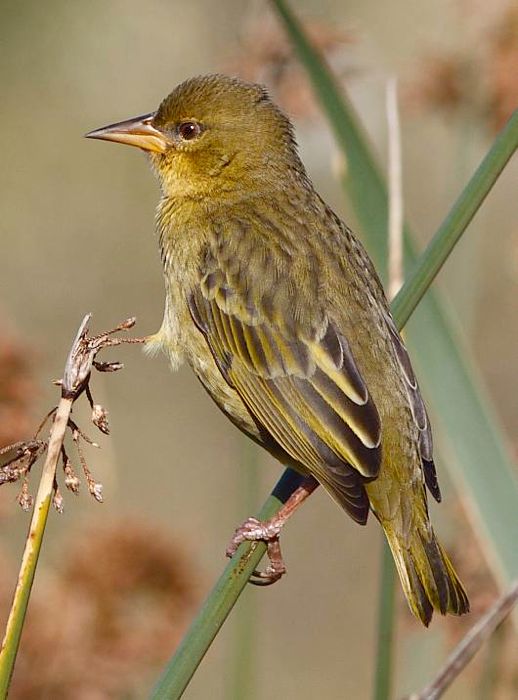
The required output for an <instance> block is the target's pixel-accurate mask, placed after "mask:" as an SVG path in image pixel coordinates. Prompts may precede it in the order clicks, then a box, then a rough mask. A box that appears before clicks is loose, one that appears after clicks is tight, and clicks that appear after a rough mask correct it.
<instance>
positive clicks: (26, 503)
mask: <svg viewBox="0 0 518 700" xmlns="http://www.w3.org/2000/svg"><path fill="white" fill-rule="evenodd" d="M16 500H17V501H18V503H19V505H20V506H21V508H22V510H24V511H25V512H27V511H29V510H30V509H31V508H32V505H33V503H34V498H33V497H32V496H31V494H30V493H29V484H28V483H27V482H26V481H24V482H23V484H22V490H21V491H20V493H19V494H18V498H17V499H16Z"/></svg>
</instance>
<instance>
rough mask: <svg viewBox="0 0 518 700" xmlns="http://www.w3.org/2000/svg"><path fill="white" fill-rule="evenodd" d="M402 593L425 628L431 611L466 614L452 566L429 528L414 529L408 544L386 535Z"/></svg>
mask: <svg viewBox="0 0 518 700" xmlns="http://www.w3.org/2000/svg"><path fill="white" fill-rule="evenodd" d="M385 534H386V535H387V540H388V543H389V545H390V549H391V550H392V554H393V556H394V561H395V563H396V568H397V570H398V573H399V577H400V579H401V584H402V586H403V591H404V593H405V596H406V599H407V601H408V604H409V606H410V609H411V610H412V612H413V613H414V615H415V616H416V617H417V618H418V619H419V620H421V622H422V623H423V624H424V625H426V627H428V625H429V624H430V620H431V619H432V614H433V611H434V610H438V611H439V612H440V613H441V614H442V615H446V614H447V613H450V614H452V615H463V614H464V613H467V612H469V601H468V597H467V595H466V592H465V591H464V587H463V586H462V583H461V582H460V580H459V578H458V576H457V574H456V573H455V569H454V568H453V565H452V563H451V562H450V560H449V559H448V556H447V555H446V553H445V552H444V550H443V549H442V547H441V545H440V544H439V542H438V541H437V538H436V537H435V533H434V532H433V530H432V529H431V528H430V529H429V528H428V527H427V528H426V529H423V531H422V530H421V529H419V528H418V529H416V530H415V531H414V533H413V535H412V537H411V539H410V541H409V542H403V541H402V540H401V538H400V537H398V535H397V534H395V533H394V532H391V531H386V533H385Z"/></svg>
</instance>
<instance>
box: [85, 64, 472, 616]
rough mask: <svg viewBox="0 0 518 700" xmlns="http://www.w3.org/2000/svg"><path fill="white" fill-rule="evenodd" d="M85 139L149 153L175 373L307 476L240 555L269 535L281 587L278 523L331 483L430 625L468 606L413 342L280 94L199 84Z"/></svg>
mask: <svg viewBox="0 0 518 700" xmlns="http://www.w3.org/2000/svg"><path fill="white" fill-rule="evenodd" d="M86 136H87V137H88V138H92V139H101V140H106V141H113V142H118V143H122V144H126V145H130V146H135V147H138V148H139V149H141V150H143V151H144V152H145V153H146V155H147V156H148V159H149V162H150V165H151V168H152V170H153V171H154V173H155V175H156V177H157V179H158V182H159V185H160V190H161V197H160V200H159V204H158V208H157V213H156V228H157V232H158V238H159V245H160V254H161V260H162V263H163V272H164V281H165V311H164V319H163V323H162V325H161V328H160V330H159V331H158V332H157V333H156V334H154V335H152V336H150V337H149V339H148V343H147V345H148V348H150V349H152V350H153V349H154V350H156V349H162V350H164V351H165V352H166V353H167V354H168V355H169V358H170V361H171V364H172V366H173V368H177V367H179V366H180V365H181V364H182V363H183V362H184V361H186V362H187V363H188V364H189V365H190V367H191V368H192V370H193V371H194V373H195V375H196V376H197V377H198V379H199V380H200V381H201V384H202V386H203V387H204V388H205V390H206V391H207V393H208V394H209V396H210V397H211V398H212V399H213V400H214V401H215V403H216V404H217V406H218V407H219V408H220V409H221V410H222V411H223V413H224V414H225V415H226V416H227V417H228V418H229V419H230V420H231V421H232V423H234V425H236V426H237V427H238V428H239V429H240V430H241V431H242V432H244V433H245V434H246V435H248V436H249V437H250V438H251V439H252V440H253V441H255V442H256V443H258V444H259V445H260V446H262V447H263V448H265V449H266V450H267V451H268V452H269V453H270V454H272V455H273V456H274V457H275V458H276V459H278V460H279V461H280V462H281V463H282V464H283V465H285V466H287V467H289V468H291V469H293V470H295V472H297V473H298V474H299V475H300V476H301V481H300V484H299V486H298V487H297V489H296V490H295V491H294V492H293V493H292V495H291V496H290V497H289V498H288V500H287V501H286V502H285V504H284V505H283V507H282V508H281V509H280V511H279V513H278V514H277V515H276V516H274V517H273V518H271V519H270V520H267V521H264V522H260V521H259V520H257V519H255V518H249V519H248V520H246V521H245V522H244V523H243V525H242V526H241V527H239V528H238V529H237V530H236V533H235V534H234V537H233V538H232V541H231V544H230V546H229V549H228V551H227V554H228V555H229V556H231V555H232V554H233V553H234V552H235V550H236V549H237V547H238V545H239V544H240V543H241V542H243V541H245V540H264V541H265V542H266V543H267V546H268V555H269V559H270V562H269V565H268V567H267V568H266V570H265V571H263V572H259V573H257V576H258V577H259V578H260V577H262V578H263V581H262V583H272V582H275V581H276V580H278V579H279V578H280V577H281V576H282V574H283V573H284V572H285V570H286V567H285V564H284V560H283V557H282V554H281V551H280V544H279V535H280V532H281V529H282V527H283V525H284V524H285V522H286V520H287V519H288V517H289V516H290V515H291V514H292V512H293V511H294V510H295V509H296V508H297V507H298V506H299V505H300V503H302V502H303V501H304V500H305V499H306V498H307V497H308V496H309V494H310V493H312V492H313V491H314V490H315V488H316V487H317V486H318V485H322V486H323V488H324V489H325V491H326V492H327V493H328V494H329V495H330V496H331V497H332V498H333V500H334V501H335V502H337V503H338V504H339V506H341V507H342V508H343V509H344V510H345V511H346V513H347V514H348V515H349V516H350V517H351V518H352V519H353V520H354V521H355V522H356V523H359V524H362V525H363V524H365V523H366V522H367V518H368V516H369V513H372V514H373V515H374V517H375V518H376V519H377V520H378V521H379V523H380V525H381V527H382V528H383V531H384V533H385V536H386V539H387V542H388V544H389V546H390V549H391V552H392V555H393V558H394V562H395V565H396V568H397V571H398V574H399V577H400V580H401V585H402V589H403V592H404V594H405V596H406V599H407V602H408V604H409V607H410V609H411V611H412V612H413V613H414V615H415V616H416V617H417V618H418V619H419V620H421V622H422V623H423V624H424V625H426V626H428V625H429V623H430V620H431V619H432V615H433V612H434V610H437V611H439V612H440V613H442V614H443V615H444V614H447V613H450V614H454V615H461V614H463V613H467V612H468V611H469V602H468V598H467V595H466V593H465V590H464V588H463V585H462V583H461V582H460V580H459V578H458V576H457V574H456V572H455V569H454V567H453V565H452V563H451V561H450V559H449V558H448V556H447V554H446V553H445V551H444V550H443V548H442V547H441V545H440V544H439V542H438V539H437V537H436V535H435V533H434V530H433V528H432V525H431V522H430V518H429V513H428V504H427V490H428V491H429V492H430V493H431V495H432V496H433V497H434V498H435V500H437V501H440V500H441V492H440V489H439V485H438V481H437V474H436V469H435V466H434V461H433V454H432V451H433V445H432V432H431V427H430V421H429V418H428V415H427V411H426V408H425V405H424V402H423V399H422V397H421V393H420V390H419V386H418V383H417V380H416V377H415V375H414V372H413V369H412V365H411V362H410V359H409V355H408V353H407V350H406V348H405V344H404V341H403V339H402V338H401V335H400V333H399V331H398V329H397V327H396V325H395V323H394V320H393V318H392V316H391V312H390V308H389V305H388V302H387V299H386V296H385V293H384V290H383V287H382V284H381V282H380V279H379V277H378V275H377V273H376V270H375V268H374V265H373V263H372V261H371V260H370V258H369V256H368V254H367V252H366V251H365V249H364V247H363V246H362V244H361V243H360V241H359V240H358V238H356V236H355V235H354V234H353V232H352V231H351V229H350V228H349V227H348V226H347V225H346V224H345V223H344V222H343V221H342V220H341V219H340V218H339V217H338V216H337V215H336V214H335V213H334V212H333V210H332V209H331V208H330V207H329V206H328V205H327V204H326V203H325V201H324V200H323V199H322V198H321V197H320V195H319V194H318V193H317V192H316V190H315V188H314V186H313V184H312V182H311V180H310V178H309V176H308V174H307V172H306V169H305V167H304V165H303V163H302V161H301V158H300V156H299V153H298V147H297V143H296V140H295V136H294V128H293V126H292V124H291V121H290V120H289V118H288V117H287V116H286V115H285V114H284V112H283V111H282V110H281V109H280V108H279V107H278V106H277V105H276V104H275V103H274V101H273V100H272V99H271V98H270V96H269V93H268V91H267V89H266V88H265V87H264V86H261V85H258V84H255V83H248V82H245V81H243V80H241V79H239V78H236V77H231V76H226V75H221V74H213V75H202V76H198V77H193V78H190V79H188V80H186V81H184V82H183V83H181V84H180V85H178V86H177V87H176V88H175V89H174V90H173V91H172V92H171V93H170V94H169V95H168V96H167V97H166V98H165V99H164V100H163V101H162V102H161V104H160V105H159V107H158V109H157V110H156V111H153V112H150V113H148V114H145V115H143V116H139V117H136V118H132V119H129V120H126V121H122V122H117V123H115V124H111V125H109V126H106V127H103V128H101V129H96V130H94V131H91V132H89V133H88V134H87V135H86ZM257 582H258V583H260V582H261V581H259V580H258V581H257Z"/></svg>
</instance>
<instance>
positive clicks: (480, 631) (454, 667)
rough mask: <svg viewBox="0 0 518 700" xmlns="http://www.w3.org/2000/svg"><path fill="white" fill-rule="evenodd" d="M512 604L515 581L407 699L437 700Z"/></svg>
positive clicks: (517, 598) (517, 590)
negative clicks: (426, 682)
mask: <svg viewBox="0 0 518 700" xmlns="http://www.w3.org/2000/svg"><path fill="white" fill-rule="evenodd" d="M516 603H518V580H516V581H515V582H514V583H513V585H512V586H511V588H510V589H509V590H508V591H507V593H505V594H504V595H503V596H502V597H501V598H499V599H498V600H497V601H496V603H495V604H494V605H493V606H492V607H491V608H490V609H489V611H488V612H487V613H486V614H485V615H483V616H482V617H481V618H480V620H479V621H478V622H477V623H476V625H474V626H473V627H472V628H471V629H470V631H469V632H468V633H467V635H466V636H465V637H464V639H462V641H461V642H460V644H458V646H457V647H456V648H455V649H454V650H453V652H452V653H451V654H450V656H449V657H448V658H447V659H446V663H445V664H444V666H443V668H442V669H441V671H440V672H439V673H438V675H437V676H436V678H435V679H434V680H433V681H432V683H430V685H427V686H426V688H424V690H422V691H421V692H420V693H415V694H414V695H412V696H411V697H410V698H409V700H438V698H440V697H441V696H442V695H443V694H444V693H445V692H446V690H447V689H448V688H449V687H450V685H451V684H452V683H453V681H454V680H455V679H456V678H457V677H458V676H459V675H460V673H461V672H462V671H463V670H464V668H465V667H466V666H467V664H468V663H469V662H470V661H471V659H472V658H473V657H474V656H475V654H476V653H477V651H478V650H479V649H480V647H481V646H482V644H483V643H484V642H485V641H486V639H488V638H489V637H490V636H491V635H492V634H493V632H494V631H495V629H496V628H497V627H498V625H500V624H501V623H502V622H503V620H505V618H506V617H507V616H508V615H509V613H510V612H511V611H512V609H513V607H514V606H515V605H516Z"/></svg>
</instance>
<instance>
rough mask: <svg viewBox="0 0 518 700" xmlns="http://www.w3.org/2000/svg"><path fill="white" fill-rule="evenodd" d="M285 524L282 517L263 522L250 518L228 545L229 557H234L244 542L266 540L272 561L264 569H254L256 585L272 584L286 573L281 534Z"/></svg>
mask: <svg viewBox="0 0 518 700" xmlns="http://www.w3.org/2000/svg"><path fill="white" fill-rule="evenodd" d="M283 524H284V521H283V519H282V518H275V517H274V518H271V519H270V520H265V521H264V522H261V521H260V520H258V519H257V518H248V519H247V520H245V522H244V523H243V524H242V525H241V526H240V527H238V528H237V530H236V531H235V533H234V536H233V537H232V540H231V541H230V544H229V546H228V547H227V557H233V556H234V554H235V553H236V550H237V548H238V547H239V545H240V544H241V543H242V542H258V541H261V542H265V543H266V546H267V551H266V553H267V556H268V559H269V560H270V563H269V564H268V566H267V567H266V569H265V570H264V571H254V573H253V574H252V577H251V578H250V583H253V584H254V585H256V586H270V585H271V584H272V583H275V582H276V581H278V580H279V579H280V578H281V576H282V575H283V574H285V573H286V566H285V564H284V560H283V558H282V553H281V545H280V542H279V534H280V531H281V528H282V526H283Z"/></svg>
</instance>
